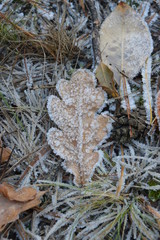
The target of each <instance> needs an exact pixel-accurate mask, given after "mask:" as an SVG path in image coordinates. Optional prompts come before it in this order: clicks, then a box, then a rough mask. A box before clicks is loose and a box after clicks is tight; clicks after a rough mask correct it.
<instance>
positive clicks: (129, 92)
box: [120, 80, 136, 110]
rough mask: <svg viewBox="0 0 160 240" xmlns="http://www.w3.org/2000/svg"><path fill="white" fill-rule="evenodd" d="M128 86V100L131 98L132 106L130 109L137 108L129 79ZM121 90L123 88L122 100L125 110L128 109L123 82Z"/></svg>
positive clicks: (130, 104)
mask: <svg viewBox="0 0 160 240" xmlns="http://www.w3.org/2000/svg"><path fill="white" fill-rule="evenodd" d="M126 87H127V96H128V100H129V106H130V109H131V110H133V109H135V108H136V104H135V101H134V98H133V96H132V93H131V88H130V85H129V83H128V80H126ZM120 90H121V97H122V101H121V104H122V107H123V108H124V109H125V110H127V105H126V101H125V99H124V90H123V84H121V85H120Z"/></svg>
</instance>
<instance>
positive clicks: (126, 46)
mask: <svg viewBox="0 0 160 240" xmlns="http://www.w3.org/2000/svg"><path fill="white" fill-rule="evenodd" d="M100 50H101V52H102V54H101V57H102V62H103V63H104V64H105V65H107V66H108V67H109V68H110V69H111V70H112V71H113V73H114V77H115V80H116V81H117V83H118V84H120V79H121V76H122V75H121V73H122V72H124V73H125V75H126V76H127V77H128V78H129V79H133V77H135V76H136V75H137V74H138V73H139V71H140V70H141V68H142V67H143V65H144V62H145V60H146V59H147V58H148V57H149V56H150V54H151V52H152V50H153V42H152V39H151V34H150V31H149V29H148V26H147V24H146V22H145V21H144V20H143V18H142V17H141V16H140V15H139V14H138V13H136V12H135V11H134V10H133V9H132V8H131V7H129V6H128V5H127V4H125V3H123V2H121V3H120V4H119V5H118V6H117V7H116V9H115V10H114V11H113V12H112V13H111V14H110V15H109V16H108V17H107V18H106V19H105V21H104V22H103V24H102V26H101V29H100Z"/></svg>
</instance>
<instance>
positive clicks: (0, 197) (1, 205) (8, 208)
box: [0, 183, 45, 231]
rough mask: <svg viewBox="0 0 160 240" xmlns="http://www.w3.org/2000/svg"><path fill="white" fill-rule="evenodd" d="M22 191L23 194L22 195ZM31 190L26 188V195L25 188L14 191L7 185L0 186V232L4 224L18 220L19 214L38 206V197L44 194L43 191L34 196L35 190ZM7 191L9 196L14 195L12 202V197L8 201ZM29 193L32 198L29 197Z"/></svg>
mask: <svg viewBox="0 0 160 240" xmlns="http://www.w3.org/2000/svg"><path fill="white" fill-rule="evenodd" d="M23 189H24V193H23ZM32 189H33V188H32ZM33 190H34V191H32V190H31V187H28V193H27V187H25V188H22V189H21V190H18V191H16V190H15V189H14V188H13V187H12V186H11V185H9V184H6V183H3V184H0V231H2V230H3V228H4V227H5V226H6V224H8V223H10V222H13V221H15V220H17V219H18V218H19V214H20V213H22V212H24V211H26V210H28V209H30V208H33V207H35V206H37V205H38V204H40V197H41V196H42V195H43V194H44V193H45V192H44V191H43V192H36V194H35V191H36V190H35V189H33ZM9 191H11V192H12V194H11V195H15V197H13V200H11V199H12V197H11V199H10V194H9V193H8V192H9ZM6 192H7V194H6ZM13 192H14V194H13ZM20 192H21V194H20ZM33 192H34V194H33ZM16 193H18V195H17V197H16ZM30 193H31V196H32V197H29V194H30ZM33 195H34V197H33ZM25 196H26V201H25V199H24V198H25ZM18 197H19V198H20V199H19V201H17V200H16V199H17V198H18ZM29 199H31V200H29Z"/></svg>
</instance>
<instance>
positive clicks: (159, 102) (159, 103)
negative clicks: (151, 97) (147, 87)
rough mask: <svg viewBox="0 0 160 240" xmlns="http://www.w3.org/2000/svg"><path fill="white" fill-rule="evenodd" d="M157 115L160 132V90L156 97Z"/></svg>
mask: <svg viewBox="0 0 160 240" xmlns="http://www.w3.org/2000/svg"><path fill="white" fill-rule="evenodd" d="M155 113H156V117H157V122H158V126H159V130H160V90H159V91H158V93H157V96H156V107H155Z"/></svg>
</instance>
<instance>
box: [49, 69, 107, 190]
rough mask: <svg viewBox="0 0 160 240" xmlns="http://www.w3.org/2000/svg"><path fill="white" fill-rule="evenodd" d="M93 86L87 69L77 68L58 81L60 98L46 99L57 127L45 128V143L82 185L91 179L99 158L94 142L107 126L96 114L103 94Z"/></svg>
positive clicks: (91, 75)
mask: <svg viewBox="0 0 160 240" xmlns="http://www.w3.org/2000/svg"><path fill="white" fill-rule="evenodd" d="M95 86H96V80H95V77H94V75H93V74H92V73H91V72H90V71H88V70H78V71H77V72H76V73H75V74H73V76H72V78H71V80H70V81H67V80H60V81H59V82H58V84H57V91H58V92H59V95H60V96H61V98H62V100H60V99H59V98H58V97H56V96H50V97H49V99H48V112H49V115H50V118H51V119H52V120H53V121H54V122H55V123H56V124H57V126H58V127H59V129H57V128H51V129H50V130H49V132H48V143H49V144H50V146H51V147H52V149H53V151H54V152H55V153H56V154H57V155H59V156H60V157H61V158H63V159H65V161H64V162H63V167H64V168H65V169H66V170H67V171H68V172H70V173H72V174H73V175H74V183H75V184H76V185H84V184H86V183H87V182H88V181H89V180H90V179H91V176H92V174H93V172H94V169H95V167H96V166H97V164H98V163H99V162H100V161H101V159H102V154H100V153H101V151H98V150H97V145H98V144H100V142H102V140H103V139H104V138H105V137H106V136H107V133H109V130H110V129H111V121H110V118H109V117H108V116H105V115H102V114H101V115H98V114H96V112H97V110H98V109H99V108H100V107H102V105H103V104H104V101H105V96H106V95H105V92H104V91H103V90H102V88H100V87H98V88H96V87H95ZM106 126H107V127H108V128H107V127H106Z"/></svg>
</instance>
